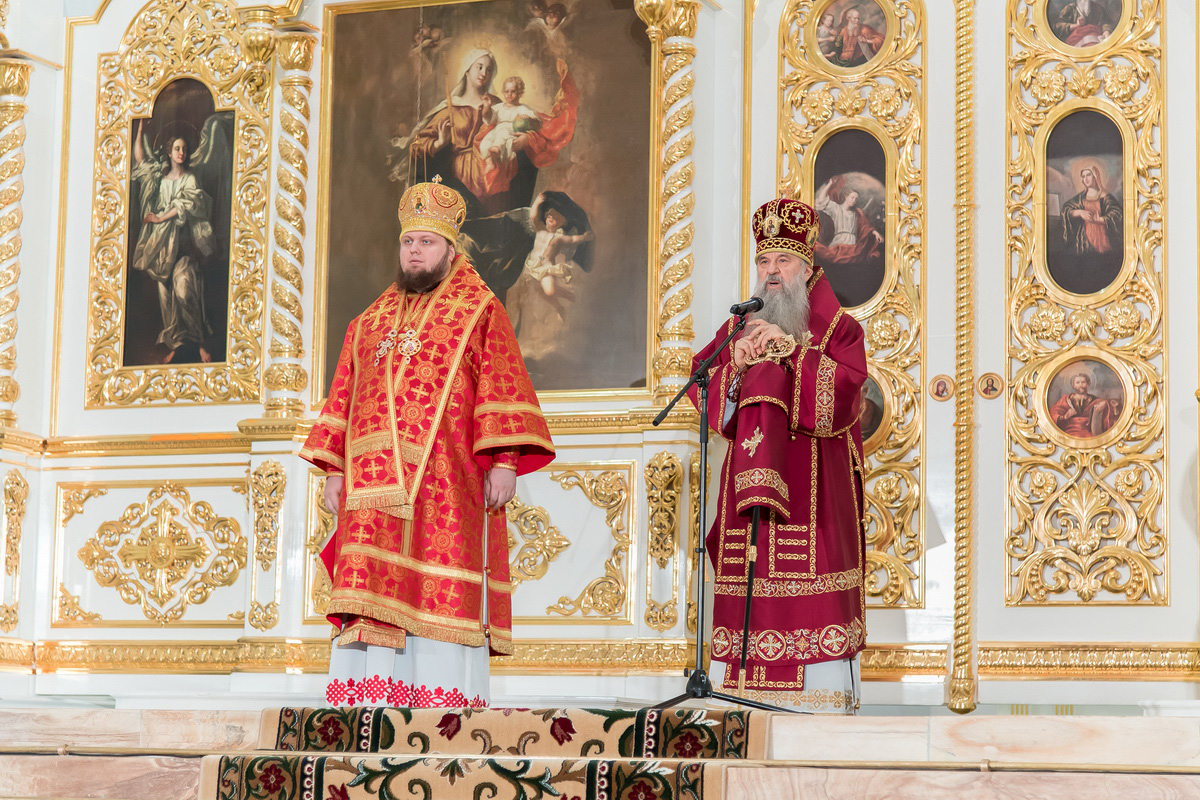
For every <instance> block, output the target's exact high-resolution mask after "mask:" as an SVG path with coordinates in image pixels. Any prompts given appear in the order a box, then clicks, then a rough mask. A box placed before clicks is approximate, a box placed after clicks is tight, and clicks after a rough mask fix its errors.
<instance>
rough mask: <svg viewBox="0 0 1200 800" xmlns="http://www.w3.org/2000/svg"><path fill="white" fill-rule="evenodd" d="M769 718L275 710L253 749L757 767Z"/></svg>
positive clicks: (744, 714) (707, 713)
mask: <svg viewBox="0 0 1200 800" xmlns="http://www.w3.org/2000/svg"><path fill="white" fill-rule="evenodd" d="M771 716H772V715H771V714H770V713H768V712H761V711H758V712H751V711H737V710H735V711H711V710H705V709H686V708H676V709H667V710H662V711H660V710H658V709H649V708H644V709H640V710H636V711H633V710H612V709H587V708H572V709H565V708H551V709H511V708H503V709H501V708H489V709H469V708H463V709H408V708H390V707H358V706H356V707H347V708H282V709H267V710H265V711H263V715H262V718H261V724H260V730H259V743H258V746H259V749H262V750H284V751H291V752H318V753H404V754H408V755H414V756H415V755H469V756H475V755H478V756H530V757H554V758H571V757H575V758H601V757H608V758H651V759H652V758H689V759H762V758H765V757H766V752H767V736H768V728H769V724H770V718H771Z"/></svg>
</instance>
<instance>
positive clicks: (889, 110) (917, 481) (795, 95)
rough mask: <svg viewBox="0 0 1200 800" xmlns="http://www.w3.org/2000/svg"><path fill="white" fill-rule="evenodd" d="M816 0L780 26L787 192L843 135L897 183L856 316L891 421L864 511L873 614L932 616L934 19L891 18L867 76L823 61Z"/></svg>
mask: <svg viewBox="0 0 1200 800" xmlns="http://www.w3.org/2000/svg"><path fill="white" fill-rule="evenodd" d="M817 5H818V4H817V3H816V2H815V0H789V2H788V4H787V6H786V8H785V10H784V12H783V17H782V22H781V26H780V64H779V73H780V84H779V86H780V88H779V102H780V107H779V119H780V127H779V146H780V154H781V158H780V161H779V173H778V184H779V192H780V195H781V196H784V197H809V198H811V197H812V195H813V192H814V191H815V189H816V187H815V186H814V174H815V165H816V158H817V153H818V152H819V150H820V147H821V145H822V144H823V143H824V142H825V141H826V140H827V139H828V138H829V137H830V136H833V135H835V134H836V133H838V132H839V131H842V130H846V129H863V130H867V131H869V132H870V133H872V134H873V135H874V136H875V138H876V139H878V140H879V142H880V145H881V146H882V147H883V150H884V152H885V153H886V154H887V160H888V171H889V173H890V174H892V175H894V176H895V178H894V183H893V184H892V185H891V186H889V187H888V189H889V198H888V213H887V219H888V220H889V224H890V225H891V229H890V230H889V231H888V235H887V239H888V241H889V243H890V244H891V252H890V253H888V255H887V264H888V269H887V271H886V274H885V278H884V283H883V286H882V287H881V289H880V291H879V292H878V293H877V294H876V297H875V299H872V300H869V301H868V302H867V303H865V304H864V305H862V306H859V307H857V308H855V309H852V312H853V313H854V315H855V317H857V318H858V319H859V320H860V321H861V322H862V323H863V326H864V328H865V329H866V333H867V336H866V344H867V356H868V361H869V363H870V366H871V376H872V378H874V379H875V381H876V382H877V383H878V384H879V387H880V389H881V390H882V391H883V393H884V395H885V397H887V398H888V400H889V401H890V402H889V403H888V406H889V409H888V410H889V411H890V414H888V415H886V417H885V425H886V429H885V430H882V431H881V432H880V435H879V439H878V441H877V440H875V439H872V441H871V442H870V443H869V444H868V457H867V463H866V465H865V475H864V482H863V489H864V503H865V508H864V509H862V511H863V516H864V519H865V524H866V536H867V547H868V550H867V554H866V561H867V573H866V593H867V597H868V598H869V599H872V600H873V601H874V604H877V605H882V606H886V607H905V608H919V607H922V606H923V605H924V602H925V601H924V586H923V583H924V581H923V564H924V557H925V543H924V538H923V533H922V529H923V525H924V523H923V520H922V515H921V496H922V493H921V488H922V487H921V469H922V452H923V436H922V419H923V413H922V403H923V402H924V399H923V396H922V392H921V387H922V385H923V384H924V380H923V373H922V369H923V366H922V359H923V352H924V327H923V326H924V298H923V295H922V290H921V287H922V286H923V284H924V271H925V256H924V241H925V201H924V174H925V170H924V152H925V136H924V126H925V122H924V116H925V97H924V79H925V57H924V47H923V41H924V35H925V20H924V17H925V12H924V4H923V3H922V2H921V0H894V1H893V2H883V1H882V0H881V3H880V5H881V7H882V8H883V9H884V11H885V12H886V13H887V14H888V16H889V19H890V20H891V24H890V26H889V27H890V29H891V31H893V34H892V36H891V37H889V39H888V41H887V42H886V43H885V44H884V47H883V48H882V49H881V51H880V54H879V56H878V57H876V58H875V59H873V60H872V61H870V62H869V63H868V64H867V65H864V66H862V67H856V68H854V69H843V68H840V67H835V66H832V65H830V64H829V62H828V61H827V60H826V59H825V58H824V57H823V56H821V55H819V54H818V53H816V52H815V40H814V39H813V38H812V37H811V36H810V35H809V34H810V33H811V32H812V30H813V26H814V25H815V24H816V19H815V16H814V12H820V11H821V10H822V9H821V8H817V7H816V6H817Z"/></svg>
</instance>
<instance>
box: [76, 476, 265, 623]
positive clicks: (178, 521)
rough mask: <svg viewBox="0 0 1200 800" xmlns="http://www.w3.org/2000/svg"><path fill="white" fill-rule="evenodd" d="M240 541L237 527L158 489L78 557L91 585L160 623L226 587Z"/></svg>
mask: <svg viewBox="0 0 1200 800" xmlns="http://www.w3.org/2000/svg"><path fill="white" fill-rule="evenodd" d="M246 551H247V546H246V539H245V537H244V536H243V535H242V533H241V529H240V528H239V526H238V524H237V521H236V520H234V519H232V518H230V517H221V516H218V515H217V514H216V512H215V511H213V508H212V506H211V505H210V504H209V503H207V502H204V501H196V502H192V499H191V495H190V494H188V491H187V490H186V489H184V488H183V487H181V486H178V485H176V484H173V483H169V482H168V483H164V484H162V485H161V486H158V487H156V488H154V489H152V490H151V491H150V493H149V495H148V496H147V497H146V501H145V502H144V503H132V504H130V505H129V506H127V507H126V509H125V511H124V513H123V514H121V516H120V518H118V519H116V520H113V521H111V522H105V523H103V524H102V525H101V526H100V528H99V529H98V530H97V531H96V534H95V535H94V536H93V537H92V538H91V539H89V540H88V541H87V542H86V543H84V545H83V547H81V548H80V549H79V552H78V555H79V559H80V561H81V562H82V563H83V566H84V567H86V568H87V569H88V570H90V571H91V572H92V574H93V577H94V578H95V579H96V583H97V584H98V585H100V586H102V587H106V588H107V587H111V588H115V589H116V590H117V593H118V595H119V596H120V598H121V599H122V600H123V601H124V602H126V603H128V604H130V605H140V606H141V609H142V614H143V615H144V616H145V617H146V619H148V620H150V621H152V622H157V623H159V624H160V625H164V626H165V625H168V624H170V623H172V622H176V621H178V620H180V619H182V618H183V615H184V614H185V613H186V611H187V609H188V607H189V606H190V605H199V604H201V603H204V602H205V601H206V600H208V598H209V596H210V595H211V594H212V592H213V590H214V589H217V588H219V587H221V586H231V585H233V584H234V583H235V582H236V581H237V579H238V575H239V573H240V572H241V570H242V568H244V567H245V566H246V555H247V552H246Z"/></svg>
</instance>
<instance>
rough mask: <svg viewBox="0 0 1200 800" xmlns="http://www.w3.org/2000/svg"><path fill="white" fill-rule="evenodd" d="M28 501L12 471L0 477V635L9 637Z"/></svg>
mask: <svg viewBox="0 0 1200 800" xmlns="http://www.w3.org/2000/svg"><path fill="white" fill-rule="evenodd" d="M28 499H29V484H28V483H27V482H26V480H25V477H24V476H23V475H22V474H21V473H20V472H18V471H17V470H15V469H11V470H9V471H8V473H7V474H6V475H5V476H4V552H3V558H4V561H3V567H4V568H3V569H2V570H0V581H2V582H3V587H4V590H5V591H4V596H3V598H0V599H3V600H5V602H3V603H0V631H4V632H5V633H9V632H11V631H14V630H16V628H17V622H18V619H17V615H18V611H17V609H18V603H19V600H20V583H21V581H20V579H21V528H22V527H23V526H24V524H25V501H26V500H28Z"/></svg>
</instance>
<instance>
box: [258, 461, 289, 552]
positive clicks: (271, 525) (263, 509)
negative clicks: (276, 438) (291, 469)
mask: <svg viewBox="0 0 1200 800" xmlns="http://www.w3.org/2000/svg"><path fill="white" fill-rule="evenodd" d="M286 487H287V475H286V474H285V473H284V471H283V465H282V464H280V463H279V462H278V461H264V462H263V463H261V464H259V465H258V468H257V469H255V470H254V472H253V473H251V475H250V502H251V504H252V505H253V508H254V560H255V561H256V562H258V565H259V567H261V568H262V571H263V572H266V571H268V570H270V569H271V565H272V564H274V563H275V559H276V558H277V557H278V555H279V511H280V509H281V508H282V507H283V492H284V489H285V488H286Z"/></svg>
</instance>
